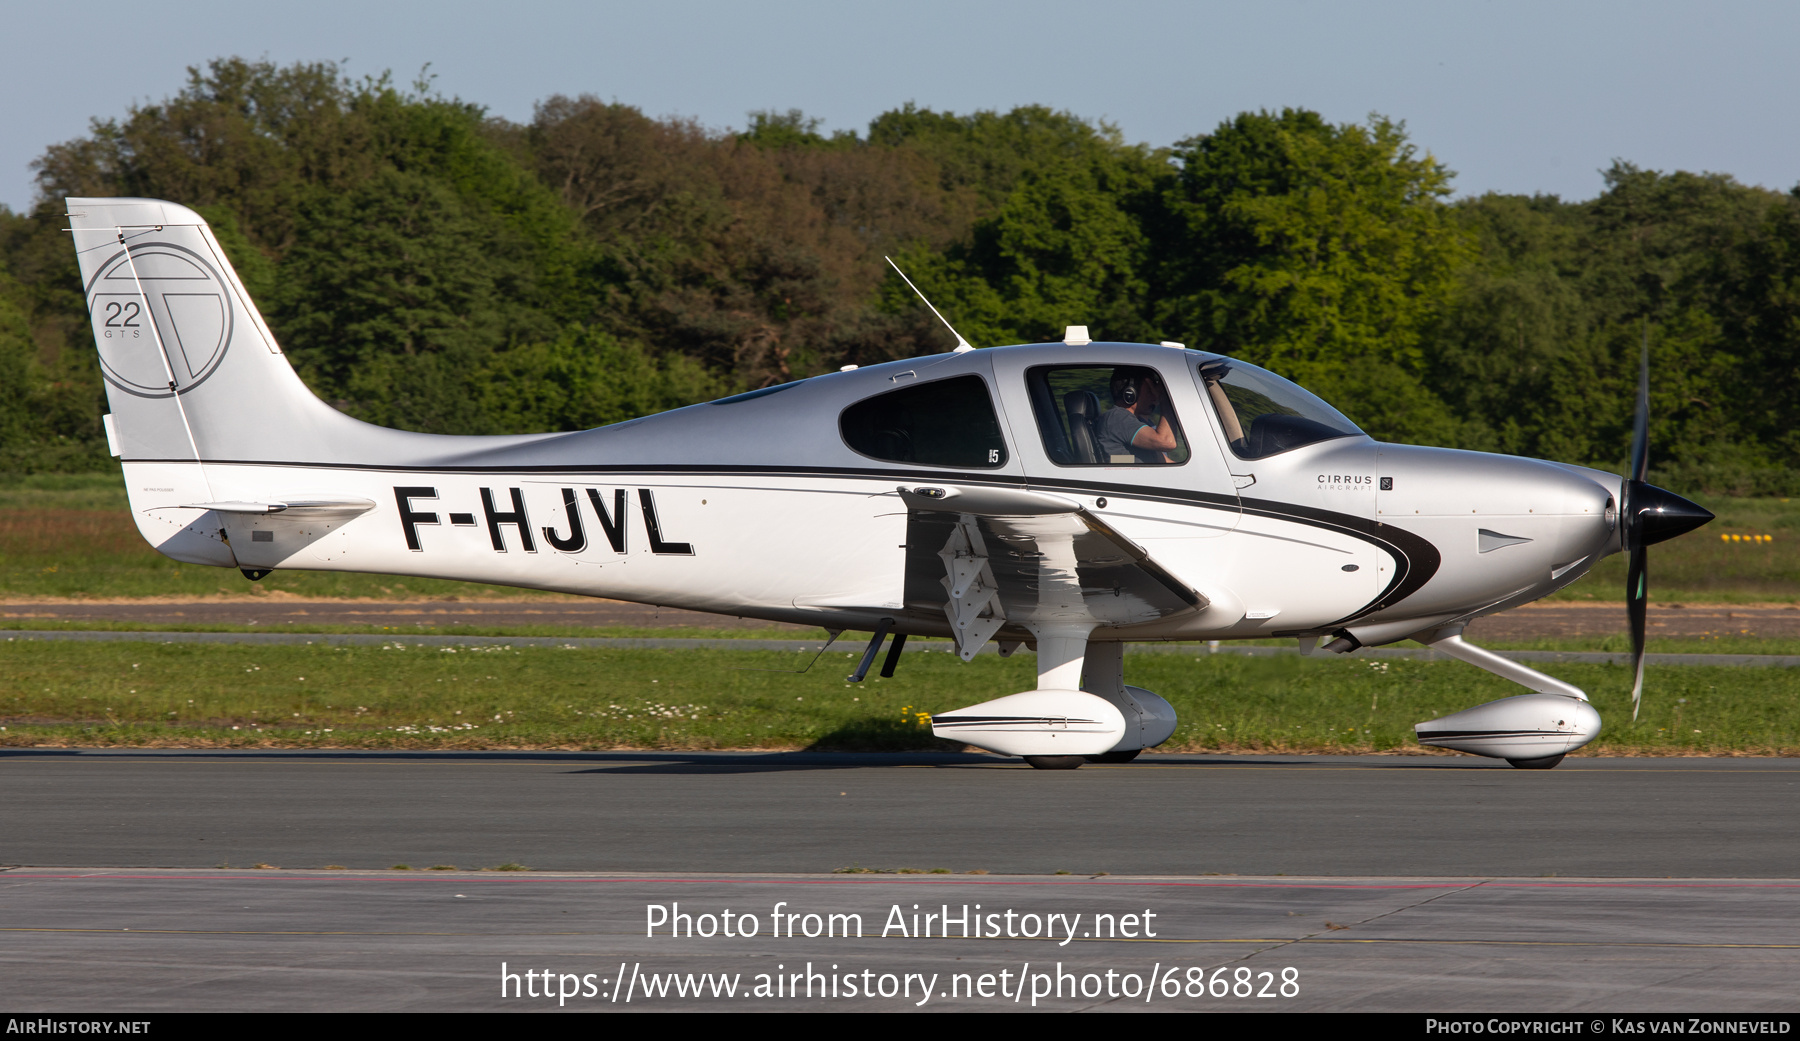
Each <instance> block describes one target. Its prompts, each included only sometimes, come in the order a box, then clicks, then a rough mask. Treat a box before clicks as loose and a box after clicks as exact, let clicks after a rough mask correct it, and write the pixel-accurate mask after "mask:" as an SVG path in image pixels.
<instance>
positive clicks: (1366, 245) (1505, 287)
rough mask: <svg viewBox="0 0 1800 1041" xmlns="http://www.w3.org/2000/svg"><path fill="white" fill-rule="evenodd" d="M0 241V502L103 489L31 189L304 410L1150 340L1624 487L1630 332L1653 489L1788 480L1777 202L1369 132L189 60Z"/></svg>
mask: <svg viewBox="0 0 1800 1041" xmlns="http://www.w3.org/2000/svg"><path fill="white" fill-rule="evenodd" d="M35 169H36V172H37V183H38V189H39V196H38V201H37V202H36V204H35V205H34V207H33V208H32V210H31V211H30V212H28V213H23V214H15V213H11V212H9V211H5V210H4V209H3V208H0V471H11V472H21V471H25V472H29V471H44V470H52V471H53V470H79V469H92V468H100V467H104V466H106V465H109V464H108V462H107V459H106V453H105V447H104V444H105V443H104V439H103V437H102V436H101V433H100V424H99V416H100V414H101V413H102V412H103V411H104V410H105V407H104V395H103V393H102V390H101V383H100V378H99V373H98V366H97V362H96V358H95V353H94V349H93V343H92V339H91V333H90V332H89V328H88V322H87V315H86V308H85V305H84V302H83V299H82V294H81V286H80V281H79V277H78V276H77V274H76V267H75V261H74V256H73V251H72V249H71V248H70V246H69V243H68V241H67V236H66V234H65V233H63V232H62V230H61V229H62V228H63V227H65V226H66V222H65V220H64V218H63V216H62V200H63V198H65V197H66V196H70V195H77V196H109V195H136V196H149V197H156V198H166V199H170V200H173V201H177V202H181V203H184V204H186V205H189V206H192V207H193V208H195V209H196V210H198V211H199V212H201V213H202V214H204V215H205V216H206V218H207V219H208V220H209V221H210V222H211V223H212V225H213V228H214V230H215V232H216V233H217V235H218V237H219V239H220V241H221V243H222V244H223V245H224V246H225V248H226V250H227V252H228V253H229V254H230V255H231V258H232V261H233V263H234V264H235V265H236V267H237V269H238V272H239V274H240V275H241V276H242V277H243V279H244V281H245V283H246V285H247V287H248V288H249V290H250V292H251V294H252V296H253V297H254V298H255V299H256V301H257V303H258V304H259V306H260V307H261V308H262V310H263V312H264V314H265V316H266V317H267V319H268V320H269V324H270V325H271V326H272V327H273V329H274V330H275V332H276V334H277V336H278V337H279V338H280V340H281V342H282V344H283V346H284V349H285V350H286V351H287V352H288V353H289V356H290V357H291V358H292V360H293V361H294V363H295V365H296V366H297V367H298V369H299V370H300V373H301V375H302V376H303V377H304V378H305V380H306V381H307V383H308V384H309V385H310V386H312V387H313V389H314V390H315V391H317V392H318V393H319V394H320V395H321V396H322V397H324V398H325V399H326V400H328V401H331V402H332V403H333V404H335V405H336V406H337V407H339V408H341V409H343V410H344V411H346V412H349V413H351V414H353V415H356V416H358V417H360V418H363V419H367V420H370V421H373V422H377V423H383V424H387V425H392V426H400V427H406V428H409V429H415V430H425V431H434V432H442V433H500V432H526V431H539V430H563V429H579V428H584V427H591V426H597V425H601V424H605V423H611V422H617V421H620V420H624V419H629V418H632V417H634V416H637V415H642V414H645V413H647V412H652V411H657V410H660V409H665V408H671V407H676V406H679V405H684V404H689V403H692V402H694V401H700V400H706V399H708V398H710V397H714V396H719V395H723V394H727V393H731V392H733V391H737V390H743V389H749V388H754V387H758V386H763V385H767V384H770V383H775V382H782V381H786V380H790V379H797V378H802V377H805V376H808V375H813V374H816V373H819V372H825V371H830V370H832V369H835V368H837V367H838V366H840V365H844V364H851V363H855V364H869V363H872V362H879V361H884V360H888V359H891V358H900V357H909V356H915V355H921V354H928V353H937V352H939V351H942V350H945V349H947V348H948V347H949V346H950V345H951V343H952V341H951V340H950V339H949V337H948V334H947V333H945V332H944V331H943V329H942V328H941V327H939V326H938V325H937V324H936V322H935V320H934V319H933V318H932V317H931V315H930V314H929V313H928V312H927V311H925V310H924V308H922V307H921V306H920V305H919V304H918V302H917V300H916V298H915V297H914V296H913V295H912V293H911V292H910V291H909V290H908V289H907V288H906V287H905V285H904V284H903V283H902V282H900V280H899V279H898V278H895V277H894V276H893V275H892V274H891V273H890V272H889V270H888V269H887V267H886V265H885V264H884V262H883V260H882V258H883V257H884V256H887V255H891V256H894V257H895V258H896V259H897V260H899V262H900V263H901V265H902V266H903V267H904V268H905V269H906V270H907V271H908V273H909V274H911V275H912V276H913V278H914V281H916V282H918V283H919V285H920V286H921V288H923V289H924V290H925V291H926V292H927V293H929V294H930V295H931V296H932V299H933V301H934V302H935V303H936V304H937V305H938V307H939V309H940V310H942V311H943V312H944V313H945V314H946V315H947V316H948V317H949V318H950V319H951V321H953V322H954V323H956V325H957V327H958V329H959V330H961V332H962V333H963V334H964V335H965V336H967V337H968V338H969V339H970V340H971V342H974V343H976V344H978V345H989V344H1001V343H1020V342H1036V341H1043V340H1054V339H1059V338H1060V336H1061V331H1062V329H1063V327H1064V326H1065V325H1070V324H1086V325H1087V326H1089V328H1090V330H1091V331H1092V333H1093V334H1094V335H1095V337H1096V338H1098V339H1111V340H1145V341H1150V342H1155V341H1158V340H1178V341H1181V342H1184V343H1187V344H1189V345H1190V346H1194V347H1199V348H1203V349H1206V350H1212V351H1219V352H1222V353H1227V354H1232V355H1235V356H1237V357H1240V358H1243V359H1245V360H1247V361H1251V362H1254V363H1256V364H1259V365H1265V366H1268V367H1270V368H1272V369H1274V370H1275V371H1277V372H1279V373H1281V374H1283V375H1285V376H1288V377H1290V378H1292V379H1296V380H1298V381H1299V382H1301V383H1302V384H1304V385H1306V386H1308V387H1310V388H1311V389H1313V390H1315V391H1316V392H1318V393H1320V394H1321V395H1322V396H1324V397H1325V398H1327V399H1328V400H1330V401H1332V402H1333V403H1334V404H1336V405H1337V406H1338V407H1339V408H1341V409H1342V410H1343V411H1344V412H1345V413H1346V414H1348V415H1349V416H1350V417H1351V418H1352V419H1354V420H1356V421H1357V422H1358V423H1360V424H1361V425H1362V426H1363V427H1364V428H1365V429H1367V430H1368V431H1369V432H1370V433H1371V434H1374V435H1375V436H1376V437H1378V438H1382V439H1385V440H1396V441H1408V442H1414V443H1426V444H1440V445H1449V446H1454V447H1464V448H1472V449H1479V450H1484V451H1497V452H1508V453H1517V454H1522V455H1530V456H1537V457H1546V458H1555V459H1561V460H1564V461H1568V462H1578V463H1586V464H1590V465H1597V466H1602V467H1607V468H1612V469H1615V470H1616V469H1618V468H1619V467H1621V466H1622V465H1623V463H1624V459H1625V456H1626V454H1627V443H1628V439H1629V431H1630V426H1631V418H1632V407H1633V402H1634V399H1635V388H1636V378H1637V367H1638V366H1637V359H1638V353H1639V350H1640V347H1641V344H1642V343H1643V341H1644V339H1645V337H1646V336H1647V337H1648V340H1649V343H1650V351H1651V366H1652V373H1653V378H1654V383H1653V387H1652V410H1653V425H1652V435H1653V444H1654V452H1653V469H1654V471H1655V474H1656V476H1657V478H1658V479H1660V480H1663V481H1666V482H1668V483H1670V484H1671V486H1673V487H1677V488H1680V489H1683V490H1688V491H1709V492H1716V493H1733V494H1787V493H1790V492H1792V491H1793V490H1795V487H1796V486H1797V485H1800V423H1797V422H1796V419H1797V418H1800V416H1797V415H1796V413H1797V412H1800V394H1797V393H1796V391H1797V390H1800V388H1797V387H1796V386H1795V384H1796V382H1797V381H1800V370H1797V362H1800V358H1797V357H1796V348H1797V347H1800V196H1796V195H1795V194H1792V193H1786V194H1784V193H1780V192H1773V191H1768V190H1765V189H1761V188H1753V187H1747V186H1745V185H1742V184H1739V183H1737V182H1736V181H1735V180H1733V179H1732V178H1731V177H1729V176H1726V175H1723V174H1694V173H1684V172H1676V173H1659V172H1655V171H1648V170H1642V169H1639V168H1637V167H1635V166H1633V165H1631V164H1629V163H1626V162H1623V161H1619V162H1615V163H1614V165H1613V166H1612V168H1611V169H1609V170H1608V171H1606V179H1605V189H1604V191H1602V192H1601V193H1600V194H1599V195H1598V196H1597V197H1595V198H1593V199H1590V200H1584V201H1573V202H1571V201H1564V200H1562V199H1559V198H1556V197H1554V196H1542V195H1539V196H1522V195H1501V194H1488V195H1483V196H1479V197H1475V198H1465V199H1460V200H1454V199H1452V197H1451V191H1452V189H1451V181H1452V177H1453V174H1452V172H1451V171H1449V170H1448V169H1446V168H1445V167H1444V166H1443V164H1442V163H1440V162H1439V161H1438V160H1436V159H1435V158H1433V157H1432V156H1431V155H1430V154H1429V153H1428V152H1422V151H1421V150H1420V149H1419V147H1418V146H1417V145H1415V144H1414V143H1413V142H1412V141H1410V140H1409V139H1408V137H1407V134H1406V132H1405V127H1404V126H1403V125H1402V124H1400V123H1397V122H1394V121H1391V120H1388V119H1385V118H1382V117H1379V116H1371V117H1370V118H1369V119H1368V120H1367V121H1365V122H1363V123H1349V124H1341V125H1338V124H1332V123H1330V122H1328V121H1326V120H1324V119H1323V118H1321V117H1320V116H1319V115H1318V114H1316V113H1313V112H1309V111H1304V110H1291V109H1290V110H1283V111H1281V112H1255V113H1244V114H1241V115H1239V116H1237V117H1236V118H1234V119H1231V120H1229V121H1227V122H1225V123H1223V124H1222V125H1220V126H1218V127H1216V128H1214V129H1212V130H1211V131H1210V132H1207V133H1201V134H1196V135H1195V136H1194V137H1191V138H1188V139H1185V140H1182V141H1179V142H1177V143H1176V144H1174V145H1173V146H1172V147H1168V148H1153V147H1150V146H1148V145H1143V144H1131V143H1128V142H1126V141H1125V140H1124V139H1123V137H1122V136H1121V135H1120V134H1119V132H1118V131H1117V129H1115V128H1113V127H1111V126H1109V125H1107V124H1104V123H1096V122H1093V121H1089V120H1085V119H1082V118H1080V117H1078V116H1075V115H1072V114H1070V113H1067V112H1058V111H1052V110H1050V109H1047V108H1042V107H1021V108H1016V109H1013V110H1012V111H1009V112H976V113H972V114H962V115H959V114H955V113H948V112H935V111H931V110H928V109H920V108H917V107H915V106H913V105H910V104H909V105H905V106H902V107H900V108H897V109H894V110H892V111H889V112H885V113H883V114H881V115H880V116H878V117H876V118H875V119H874V120H873V121H872V122H871V123H870V124H869V127H868V129H867V131H866V132H863V133H857V132H844V131H840V132H836V133H832V134H825V133H822V132H821V131H820V128H819V123H818V121H817V120H814V119H809V118H808V117H806V116H805V115H804V114H803V113H801V112H799V111H789V112H785V113H777V112H763V113H756V114H753V115H752V116H751V118H750V121H749V126H748V127H747V129H745V130H743V131H741V132H722V131H716V130H711V129H708V128H705V127H702V126H700V125H698V124H697V123H694V122H692V121H688V120H681V119H653V118H650V117H648V116H646V115H644V114H643V113H642V112H641V111H639V110H638V109H636V108H633V107H631V106H629V105H625V104H620V103H616V102H605V101H601V100H599V99H597V98H594V97H591V96H585V95H584V96H581V97H577V98H569V97H562V96H557V97H552V98H549V99H547V100H545V101H543V102H541V103H540V104H539V105H538V106H537V107H536V111H535V114H534V118H533V119H532V120H531V121H530V122H529V123H524V124H520V123H513V122H509V121H506V120H501V119H496V118H492V117H490V116H488V115H487V114H486V112H485V110H484V109H483V108H482V107H481V106H479V105H476V104H472V103H468V102H464V101H461V100H458V99H450V98H445V97H442V96H441V95H439V94H437V93H435V92H434V91H433V90H432V89H431V87H430V84H429V83H428V82H420V83H415V84H413V85H412V86H411V87H410V88H401V87H398V86H396V85H395V84H394V83H392V82H391V81H390V80H389V79H388V78H386V77H375V78H363V79H352V78H349V77H347V76H346V75H344V74H343V73H342V71H341V70H340V69H338V68H337V67H336V66H335V65H332V64H330V63H319V64H297V65H291V66H276V65H273V64H270V63H266V62H248V61H243V60H240V59H235V58H233V59H221V60H218V61H214V62H212V63H210V64H209V65H208V66H207V67H206V68H205V69H193V70H190V77H189V81H188V83H187V85H186V86H185V87H184V88H183V89H182V90H181V91H180V92H179V93H177V94H175V95H173V96H171V97H169V98H168V99H166V100H164V101H162V102H159V103H156V104H144V105H139V106H136V107H133V108H132V109H130V110H129V111H128V112H127V113H126V115H125V116H124V117H123V118H119V119H98V120H96V121H94V123H93V124H92V127H91V130H90V132H89V133H88V134H86V135H85V136H83V137H80V138H78V139H76V140H73V141H68V142H63V143H61V144H56V145H52V146H50V147H49V148H47V149H46V150H45V151H44V153H43V155H42V156H41V157H40V158H39V159H38V160H37V162H36V164H35Z"/></svg>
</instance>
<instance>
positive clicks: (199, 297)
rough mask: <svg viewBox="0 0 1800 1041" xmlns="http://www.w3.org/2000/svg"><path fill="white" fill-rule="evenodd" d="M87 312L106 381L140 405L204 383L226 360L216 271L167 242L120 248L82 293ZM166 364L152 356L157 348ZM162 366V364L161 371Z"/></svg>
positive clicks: (225, 311)
mask: <svg viewBox="0 0 1800 1041" xmlns="http://www.w3.org/2000/svg"><path fill="white" fill-rule="evenodd" d="M88 313H89V314H90V315H91V316H92V317H93V322H94V341H95V342H96V343H97V344H99V345H100V366H101V369H102V371H103V372H104V374H105V376H106V381H107V382H108V383H111V384H112V385H113V386H115V387H118V388H119V389H120V390H123V391H125V392H127V393H129V394H135V395H137V396H139V397H146V398H166V397H168V396H170V393H171V392H170V387H169V384H170V374H173V377H174V380H173V382H174V383H175V384H176V387H177V390H176V391H175V392H176V393H183V394H185V393H186V392H188V391H189V390H192V389H193V388H194V387H197V386H199V385H200V384H201V383H203V382H205V380H206V378H207V377H208V376H210V375H212V374H213V372H214V371H215V370H217V369H218V367H219V363H220V362H222V361H224V360H225V352H226V350H227V349H229V348H230V346H231V330H232V324H233V321H234V315H233V313H232V307H231V293H230V292H229V291H228V290H227V289H226V283H225V280H224V279H223V278H221V277H220V276H219V273H218V271H217V270H215V269H214V268H213V266H212V265H211V264H210V263H208V262H207V261H206V260H205V259H204V258H202V257H201V256H200V255H199V254H198V253H195V252H194V251H193V250H190V249H185V248H183V247H181V246H177V245H174V244H173V243H168V242H150V243H143V244H139V245H133V246H132V247H131V248H130V250H129V252H127V251H126V250H123V249H121V250H120V251H119V252H118V253H117V254H115V255H113V256H112V257H110V258H108V259H107V261H106V262H105V263H104V264H102V265H100V272H99V274H97V275H95V276H94V280H93V281H92V282H91V283H90V284H89V286H88ZM159 341H160V343H161V351H162V353H164V354H165V355H166V357H158V347H157V345H158V342H159ZM165 363H166V365H165Z"/></svg>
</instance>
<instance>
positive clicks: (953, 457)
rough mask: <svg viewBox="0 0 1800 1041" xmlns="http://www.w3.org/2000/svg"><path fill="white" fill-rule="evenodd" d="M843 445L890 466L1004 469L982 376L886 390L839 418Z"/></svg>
mask: <svg viewBox="0 0 1800 1041" xmlns="http://www.w3.org/2000/svg"><path fill="white" fill-rule="evenodd" d="M838 430H839V431H841V432H842V433H843V435H844V443H845V444H847V445H849V446H850V447H851V448H853V449H855V450H856V451H858V452H861V453H862V454H863V455H866V456H873V457H874V458H876V459H881V460H884V461H886V462H890V463H918V464H921V465H924V466H959V467H968V468H975V469H988V468H991V467H996V466H1005V465H1006V458H1007V456H1006V441H1005V440H1004V439H1002V438H1001V436H1000V417H999V416H998V415H996V414H995V412H994V401H993V398H992V397H991V396H990V395H989V394H988V388H987V383H986V381H984V380H983V379H982V378H981V377H980V376H955V377H952V378H950V379H947V380H934V381H932V382H930V383H920V384H917V385H915V386H911V387H902V388H901V389H899V390H890V391H888V392H887V393H886V394H880V395H877V396H875V397H872V398H868V399H866V400H863V401H859V402H857V403H856V404H854V405H851V406H850V407H849V408H847V409H845V410H844V411H843V413H842V414H841V415H840V416H839V417H838Z"/></svg>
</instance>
